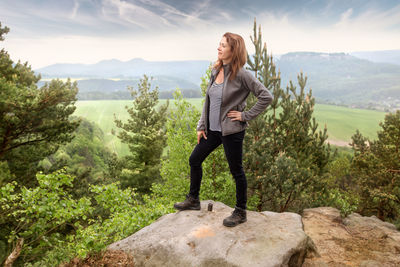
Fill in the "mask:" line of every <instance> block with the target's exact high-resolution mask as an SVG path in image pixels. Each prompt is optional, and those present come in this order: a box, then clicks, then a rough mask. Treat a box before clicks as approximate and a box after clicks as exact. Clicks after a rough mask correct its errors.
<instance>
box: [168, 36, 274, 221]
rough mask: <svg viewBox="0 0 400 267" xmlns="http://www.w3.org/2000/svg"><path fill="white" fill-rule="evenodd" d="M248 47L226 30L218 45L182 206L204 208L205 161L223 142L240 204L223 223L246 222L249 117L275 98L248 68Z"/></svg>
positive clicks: (179, 205) (264, 107) (192, 208)
mask: <svg viewBox="0 0 400 267" xmlns="http://www.w3.org/2000/svg"><path fill="white" fill-rule="evenodd" d="M246 59H247V51H246V47H245V44H244V40H243V38H242V37H241V36H240V35H237V34H234V33H229V32H227V33H225V34H224V35H223V37H222V40H221V42H220V43H219V46H218V60H217V62H216V63H215V65H214V67H213V69H212V72H211V79H210V82H209V85H208V88H207V92H206V99H205V102H204V107H203V112H202V114H201V118H200V120H199V123H198V125H197V145H196V147H195V148H194V150H193V152H192V154H191V156H190V158H189V164H190V192H189V194H188V195H186V200H185V201H184V202H180V203H175V204H174V207H175V208H176V209H178V210H200V201H199V192H200V184H201V179H202V168H201V164H202V162H203V161H204V160H205V159H206V157H207V156H208V155H209V154H210V153H211V152H212V151H213V150H214V149H215V148H217V147H218V146H219V145H220V144H221V143H222V144H223V146H224V151H225V155H226V158H227V160H228V163H229V168H230V171H231V174H232V176H233V178H234V179H235V182H236V206H235V210H234V211H233V212H232V215H231V216H229V217H227V218H225V219H224V221H223V224H224V225H225V226H228V227H233V226H236V225H238V224H240V223H244V222H245V221H246V220H247V219H246V208H247V206H246V205H247V180H246V176H245V174H244V171H243V167H242V150H243V139H244V134H245V128H246V127H247V121H249V120H251V119H254V118H255V117H257V115H259V114H260V113H261V112H262V111H264V110H265V109H266V108H267V106H268V104H270V103H271V101H272V99H273V98H272V96H271V94H270V93H269V91H268V90H267V89H266V88H265V87H264V85H263V84H262V83H260V81H258V79H256V78H255V77H254V75H253V74H252V73H251V72H249V71H247V70H245V69H244V67H243V66H244V64H245V63H246ZM250 92H252V93H253V94H254V95H255V96H256V97H257V99H258V101H257V103H256V104H255V105H254V106H253V107H252V108H251V109H250V110H248V111H244V109H245V107H246V98H247V96H248V95H249V93H250Z"/></svg>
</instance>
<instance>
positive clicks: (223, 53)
mask: <svg viewBox="0 0 400 267" xmlns="http://www.w3.org/2000/svg"><path fill="white" fill-rule="evenodd" d="M218 59H219V60H222V62H223V63H224V64H226V63H229V62H231V59H232V51H231V46H230V45H229V44H228V42H227V41H226V37H222V39H221V42H220V43H219V46H218Z"/></svg>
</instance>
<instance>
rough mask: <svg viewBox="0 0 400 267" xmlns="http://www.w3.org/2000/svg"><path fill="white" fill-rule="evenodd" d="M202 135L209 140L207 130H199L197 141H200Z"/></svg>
mask: <svg viewBox="0 0 400 267" xmlns="http://www.w3.org/2000/svg"><path fill="white" fill-rule="evenodd" d="M201 137H204V139H206V140H207V136H206V132H205V131H197V143H198V144H199V143H200V139H201Z"/></svg>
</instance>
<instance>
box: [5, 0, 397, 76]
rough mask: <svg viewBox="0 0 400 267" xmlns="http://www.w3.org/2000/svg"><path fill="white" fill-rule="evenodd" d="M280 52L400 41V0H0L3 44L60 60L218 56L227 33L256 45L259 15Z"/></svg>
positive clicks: (393, 45) (25, 55)
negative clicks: (253, 36)
mask: <svg viewBox="0 0 400 267" xmlns="http://www.w3.org/2000/svg"><path fill="white" fill-rule="evenodd" d="M255 17H256V18H257V23H258V24H261V27H262V32H263V40H264V41H265V42H266V43H267V47H268V50H269V52H272V54H273V55H274V54H275V55H278V54H283V53H287V52H293V51H316V52H353V51H371V50H389V49H400V1H399V0H293V1H287V0H276V1H271V0H265V1H261V0H252V1H244V0H226V1H222V0H212V1H211V0H205V1H202V0H196V1H191V0H57V1H56V0H0V22H1V23H2V26H8V27H9V28H10V29H11V31H10V33H9V34H7V35H6V40H5V41H4V42H1V43H0V45H1V47H2V48H3V47H4V48H5V49H6V50H7V51H9V53H10V54H11V57H12V58H13V60H18V59H21V60H22V61H28V62H29V63H30V64H31V65H32V67H33V68H40V67H43V66H46V65H50V64H54V63H86V64H89V63H96V62H98V61H101V60H105V59H112V58H115V59H119V60H123V61H127V60H130V59H132V58H143V59H145V60H151V61H164V60H196V59H201V60H210V61H214V60H215V58H216V54H217V50H216V49H217V45H218V43H219V41H220V39H221V36H222V34H223V33H225V32H227V31H230V32H235V33H238V34H240V35H242V36H243V37H244V39H245V41H246V45H247V49H248V51H249V52H250V53H251V52H252V51H253V48H252V45H251V41H250V37H249V36H250V35H251V34H252V30H253V21H254V18H255Z"/></svg>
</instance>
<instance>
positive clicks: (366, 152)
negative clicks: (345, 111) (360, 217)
mask: <svg viewBox="0 0 400 267" xmlns="http://www.w3.org/2000/svg"><path fill="white" fill-rule="evenodd" d="M380 126H381V127H382V130H381V131H379V132H378V139H377V140H374V141H371V140H369V139H368V138H366V137H364V136H363V135H362V134H361V133H360V132H359V131H357V132H356V134H354V135H353V136H352V144H351V145H352V147H353V149H354V158H353V161H352V163H351V176H352V179H353V181H354V182H355V184H356V185H357V186H356V188H355V190H356V192H357V193H358V195H359V196H360V198H361V201H360V204H359V212H360V213H362V214H364V215H376V216H377V217H378V218H380V219H382V220H384V219H389V220H394V221H396V220H397V223H398V224H399V223H400V111H397V112H396V113H388V114H387V115H386V116H385V120H384V122H383V123H380Z"/></svg>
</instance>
